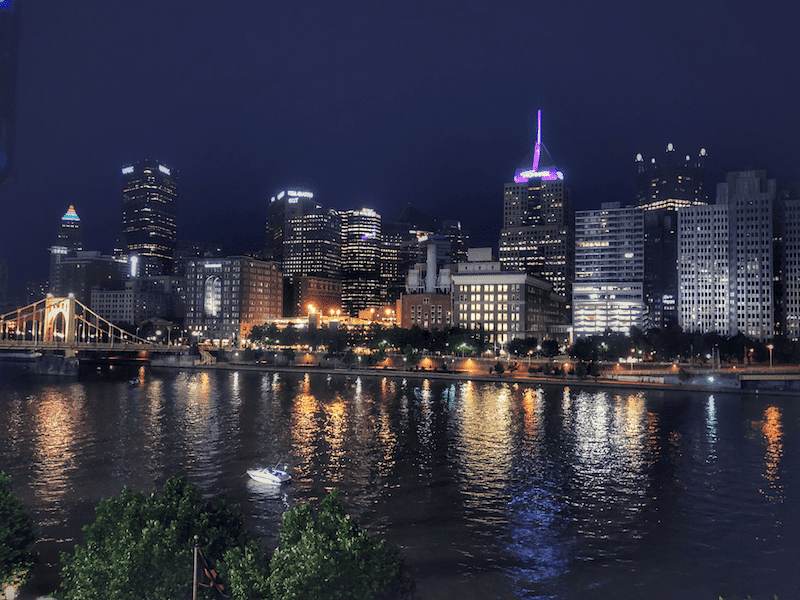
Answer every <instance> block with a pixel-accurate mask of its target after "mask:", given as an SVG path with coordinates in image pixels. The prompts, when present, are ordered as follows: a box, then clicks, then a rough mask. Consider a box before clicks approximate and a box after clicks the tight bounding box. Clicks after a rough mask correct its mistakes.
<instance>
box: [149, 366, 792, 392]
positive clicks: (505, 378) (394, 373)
mask: <svg viewBox="0 0 800 600" xmlns="http://www.w3.org/2000/svg"><path fill="white" fill-rule="evenodd" d="M150 366H151V368H153V369H160V368H165V369H187V370H193V371H203V370H221V371H237V370H241V371H265V372H277V373H319V374H326V375H346V376H351V377H352V376H366V377H405V378H418V379H440V380H453V381H479V382H484V383H517V384H520V383H522V384H540V385H545V384H546V385H563V386H570V385H575V386H581V387H591V388H608V387H617V388H624V389H643V388H644V389H651V390H670V391H676V390H685V391H689V392H710V393H715V394H721V393H726V394H739V395H748V396H765V395H767V396H796V397H800V392H799V391H797V390H780V389H760V388H753V389H750V388H742V387H733V386H725V385H698V384H689V383H678V384H676V383H668V382H664V383H661V382H654V381H631V380H630V379H628V380H620V379H611V378H607V377H598V378H589V377H586V378H584V379H578V378H577V377H573V378H569V377H544V376H534V375H527V374H526V375H521V374H516V373H506V374H503V375H490V374H488V373H486V374H484V373H468V372H465V371H433V370H431V371H427V370H418V371H403V370H397V369H385V368H375V369H340V368H332V367H324V366H318V365H297V366H288V365H284V366H276V365H270V366H267V365H260V364H248V363H237V362H221V363H214V364H206V365H180V364H174V365H173V364H152V363H151V365H150ZM652 376H653V375H652V374H648V375H641V377H652ZM628 377H630V376H628ZM633 377H636V376H635V375H634V376H633Z"/></svg>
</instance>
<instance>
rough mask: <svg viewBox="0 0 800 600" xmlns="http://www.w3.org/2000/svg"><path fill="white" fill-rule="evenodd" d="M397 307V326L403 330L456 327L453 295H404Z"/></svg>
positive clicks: (398, 301)
mask: <svg viewBox="0 0 800 600" xmlns="http://www.w3.org/2000/svg"><path fill="white" fill-rule="evenodd" d="M396 306H397V309H396V310H397V326H398V327H402V328H403V329H411V328H412V327H414V326H415V325H416V326H417V327H420V328H421V329H450V328H451V327H454V322H453V295H452V294H435V293H434V294H427V293H424V292H423V293H421V294H402V295H401V296H400V299H399V300H397V303H396Z"/></svg>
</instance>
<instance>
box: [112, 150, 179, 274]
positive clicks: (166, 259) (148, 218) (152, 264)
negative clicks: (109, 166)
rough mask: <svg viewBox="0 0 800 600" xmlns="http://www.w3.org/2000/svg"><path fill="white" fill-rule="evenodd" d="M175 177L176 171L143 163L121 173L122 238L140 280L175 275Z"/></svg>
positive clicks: (152, 163) (127, 166)
mask: <svg viewBox="0 0 800 600" xmlns="http://www.w3.org/2000/svg"><path fill="white" fill-rule="evenodd" d="M176 175H177V173H176V172H175V170H174V169H171V168H169V167H167V166H166V165H164V164H163V163H160V162H157V161H154V160H141V161H139V162H136V163H133V164H130V165H126V166H125V167H123V169H122V180H123V189H122V236H123V239H124V249H125V252H126V254H127V255H128V257H129V259H130V260H131V265H132V266H131V272H132V273H134V274H135V275H137V276H147V275H170V274H171V273H172V267H173V260H174V258H173V255H174V252H175V239H176V235H177V225H176V216H177V203H178V188H177V177H176ZM134 265H135V266H134Z"/></svg>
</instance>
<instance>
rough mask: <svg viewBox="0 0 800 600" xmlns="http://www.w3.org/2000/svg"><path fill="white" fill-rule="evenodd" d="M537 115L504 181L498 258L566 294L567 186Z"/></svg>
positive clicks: (571, 248) (570, 252)
mask: <svg viewBox="0 0 800 600" xmlns="http://www.w3.org/2000/svg"><path fill="white" fill-rule="evenodd" d="M541 117H542V113H541V111H539V114H538V120H539V130H538V133H537V138H536V145H535V146H534V148H533V150H532V151H531V153H530V154H529V155H528V156H527V157H526V158H525V160H524V161H523V162H522V164H521V165H520V166H519V168H518V169H517V171H516V173H515V176H514V183H507V184H506V185H505V193H504V196H503V228H502V230H501V231H500V263H501V264H502V265H503V268H504V269H507V270H510V271H524V272H526V273H528V274H531V275H536V276H538V277H541V278H542V279H545V280H546V281H549V282H551V283H552V284H553V287H554V289H555V292H556V293H558V294H563V295H566V296H567V298H570V297H571V295H572V279H573V275H574V270H575V266H574V262H575V260H574V257H575V229H574V222H573V216H572V202H571V196H570V191H569V188H567V187H566V186H565V185H564V174H563V173H562V172H561V171H559V170H558V169H557V168H556V167H555V165H554V162H553V159H552V158H551V157H550V154H549V153H548V151H547V149H546V148H545V147H544V144H542V141H541V134H542V132H541Z"/></svg>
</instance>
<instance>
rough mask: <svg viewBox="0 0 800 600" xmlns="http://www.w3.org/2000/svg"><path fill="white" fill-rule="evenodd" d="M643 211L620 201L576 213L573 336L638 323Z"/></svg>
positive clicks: (641, 311)
mask: <svg viewBox="0 0 800 600" xmlns="http://www.w3.org/2000/svg"><path fill="white" fill-rule="evenodd" d="M644 215H645V212H644V211H643V210H640V209H638V208H635V207H632V206H629V207H625V208H620V205H619V202H609V203H606V204H603V205H602V206H601V208H600V210H582V211H578V212H577V213H575V242H576V247H575V283H574V284H573V286H572V323H573V332H574V335H575V337H576V338H580V337H586V336H593V335H603V334H604V333H606V331H613V332H615V333H623V334H625V335H627V334H628V333H629V332H630V329H631V327H637V328H639V329H642V328H643V316H644V297H643V293H642V288H643V280H644Z"/></svg>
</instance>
